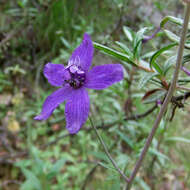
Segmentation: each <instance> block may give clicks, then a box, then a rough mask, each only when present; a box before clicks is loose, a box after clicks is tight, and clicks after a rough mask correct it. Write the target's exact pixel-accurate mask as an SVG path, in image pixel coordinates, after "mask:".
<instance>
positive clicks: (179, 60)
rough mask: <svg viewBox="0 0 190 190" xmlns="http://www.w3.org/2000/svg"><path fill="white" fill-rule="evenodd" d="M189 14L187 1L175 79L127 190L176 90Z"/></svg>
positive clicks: (127, 189)
mask: <svg viewBox="0 0 190 190" xmlns="http://www.w3.org/2000/svg"><path fill="white" fill-rule="evenodd" d="M189 16H190V3H187V7H186V11H185V18H184V22H183V28H182V32H181V37H180V44H179V48H178V54H177V61H176V68H175V72H174V75H173V79H172V82H171V85H170V87H169V90H168V93H167V96H166V98H165V100H164V103H163V104H162V106H161V109H160V112H159V114H158V116H157V118H156V120H155V122H154V125H153V128H152V130H151V132H150V134H149V136H148V138H147V140H146V143H145V145H144V148H143V150H142V152H141V155H140V157H139V159H138V161H137V162H136V164H135V167H134V169H133V171H132V174H131V176H130V178H129V182H128V184H127V187H126V190H130V189H131V185H132V183H133V180H134V178H135V176H136V175H137V172H138V171H139V168H140V167H141V165H142V162H143V159H144V157H145V155H146V153H147V151H148V148H149V147H150V145H151V142H152V139H153V137H154V135H155V132H156V130H157V128H158V126H159V124H160V121H161V119H162V117H163V115H164V113H165V111H166V109H167V106H168V104H169V102H170V101H171V98H172V95H173V93H174V91H175V88H176V83H177V80H178V75H179V70H180V67H181V62H182V58H183V51H184V44H185V40H186V34H187V29H188V23H189Z"/></svg>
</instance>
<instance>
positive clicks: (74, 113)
mask: <svg viewBox="0 0 190 190" xmlns="http://www.w3.org/2000/svg"><path fill="white" fill-rule="evenodd" d="M89 106H90V100H89V97H88V93H87V91H86V90H85V89H84V88H80V89H77V90H75V91H73V94H72V96H71V97H70V98H69V99H68V100H67V102H66V106H65V117H66V128H67V130H68V131H69V133H71V134H75V133H77V132H78V131H79V129H80V128H81V127H82V125H83V124H84V123H85V122H86V119H87V118H88V112H89Z"/></svg>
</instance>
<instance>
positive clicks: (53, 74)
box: [44, 63, 69, 86]
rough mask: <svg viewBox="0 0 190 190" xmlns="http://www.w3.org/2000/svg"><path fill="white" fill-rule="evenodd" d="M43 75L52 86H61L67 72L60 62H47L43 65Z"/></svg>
mask: <svg viewBox="0 0 190 190" xmlns="http://www.w3.org/2000/svg"><path fill="white" fill-rule="evenodd" d="M44 76H45V77H46V78H47V79H48V82H49V83H50V84H51V85H53V86H61V85H62V84H64V81H65V80H67V79H68V77H69V73H68V71H67V70H66V69H65V68H64V66H63V65H62V64H53V63H47V64H46V65H45V67H44Z"/></svg>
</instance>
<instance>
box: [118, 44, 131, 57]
mask: <svg viewBox="0 0 190 190" xmlns="http://www.w3.org/2000/svg"><path fill="white" fill-rule="evenodd" d="M115 43H116V44H117V45H118V46H119V47H120V48H121V49H123V50H124V52H125V53H126V54H127V55H129V56H130V57H133V54H132V52H131V51H130V49H129V48H128V47H127V46H126V45H125V44H124V43H122V42H118V41H116V42H115Z"/></svg>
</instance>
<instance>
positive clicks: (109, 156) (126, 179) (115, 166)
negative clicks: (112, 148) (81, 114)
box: [89, 116, 129, 182]
mask: <svg viewBox="0 0 190 190" xmlns="http://www.w3.org/2000/svg"><path fill="white" fill-rule="evenodd" d="M89 120H90V123H91V125H92V127H93V128H94V131H95V132H96V135H97V137H98V139H99V141H100V143H101V144H102V146H103V148H104V151H105V153H106V155H107V157H108V158H109V160H110V161H111V163H112V164H113V166H114V168H115V169H116V170H117V171H118V172H119V174H120V175H121V176H122V177H123V179H124V180H125V181H126V182H128V181H129V179H128V178H127V176H126V175H125V174H124V173H123V172H122V171H121V170H120V168H119V167H118V166H117V164H116V162H115V160H114V159H113V158H112V156H111V154H110V153H109V151H108V149H107V147H106V145H105V143H104V141H103V139H102V137H101V136H100V134H99V132H98V130H97V128H96V126H95V125H94V124H93V122H92V119H91V118H90V116H89Z"/></svg>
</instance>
